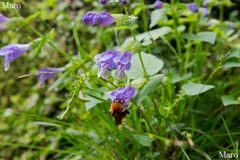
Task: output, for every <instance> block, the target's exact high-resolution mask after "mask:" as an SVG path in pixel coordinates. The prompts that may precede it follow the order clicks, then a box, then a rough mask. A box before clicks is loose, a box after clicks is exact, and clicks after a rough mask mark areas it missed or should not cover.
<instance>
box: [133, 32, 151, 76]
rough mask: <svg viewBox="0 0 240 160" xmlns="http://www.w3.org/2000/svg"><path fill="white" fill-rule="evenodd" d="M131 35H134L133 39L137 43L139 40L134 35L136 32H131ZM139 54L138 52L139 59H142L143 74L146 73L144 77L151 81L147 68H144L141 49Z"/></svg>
mask: <svg viewBox="0 0 240 160" xmlns="http://www.w3.org/2000/svg"><path fill="white" fill-rule="evenodd" d="M131 33H132V37H133V39H134V42H136V41H137V38H136V35H135V34H134V31H133V30H131ZM137 52H138V57H139V59H140V63H141V66H142V69H143V72H144V77H145V78H147V79H149V77H148V74H147V70H146V68H145V66H144V63H143V59H142V55H141V52H140V50H139V48H138V49H137Z"/></svg>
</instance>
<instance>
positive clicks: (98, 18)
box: [82, 11, 115, 26]
mask: <svg viewBox="0 0 240 160" xmlns="http://www.w3.org/2000/svg"><path fill="white" fill-rule="evenodd" d="M82 22H83V23H84V24H92V25H94V24H100V25H102V26H108V25H110V24H112V23H114V22H115V19H114V18H113V17H112V16H111V15H110V14H109V13H108V12H107V11H101V12H94V11H89V12H87V13H86V14H85V15H84V16H83V17H82Z"/></svg>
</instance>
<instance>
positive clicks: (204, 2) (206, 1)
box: [202, 0, 210, 7]
mask: <svg viewBox="0 0 240 160" xmlns="http://www.w3.org/2000/svg"><path fill="white" fill-rule="evenodd" d="M209 2H210V0H204V1H203V3H202V6H203V7H206V6H207V4H208V3H209Z"/></svg>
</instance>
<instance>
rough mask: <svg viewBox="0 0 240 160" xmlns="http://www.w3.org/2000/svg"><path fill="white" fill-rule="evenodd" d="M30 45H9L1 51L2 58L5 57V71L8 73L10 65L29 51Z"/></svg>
mask: <svg viewBox="0 0 240 160" xmlns="http://www.w3.org/2000/svg"><path fill="white" fill-rule="evenodd" d="M29 48H30V44H9V45H7V46H4V47H2V48H1V49H0V56H4V57H5V62H4V70H5V71H7V70H8V69H9V67H10V63H11V62H12V61H14V60H15V59H16V58H18V57H20V56H21V55H22V54H23V53H24V52H26V51H27V50H29Z"/></svg>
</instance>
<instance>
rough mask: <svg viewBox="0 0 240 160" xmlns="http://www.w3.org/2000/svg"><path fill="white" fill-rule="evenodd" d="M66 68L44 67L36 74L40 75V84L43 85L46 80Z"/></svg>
mask: <svg viewBox="0 0 240 160" xmlns="http://www.w3.org/2000/svg"><path fill="white" fill-rule="evenodd" d="M63 70H64V68H52V67H44V68H41V69H39V70H38V71H37V72H36V73H35V75H36V76H38V77H39V79H40V84H41V85H43V84H44V82H45V81H46V80H48V79H50V78H52V77H54V76H55V75H56V74H57V73H58V72H61V71H63Z"/></svg>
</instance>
